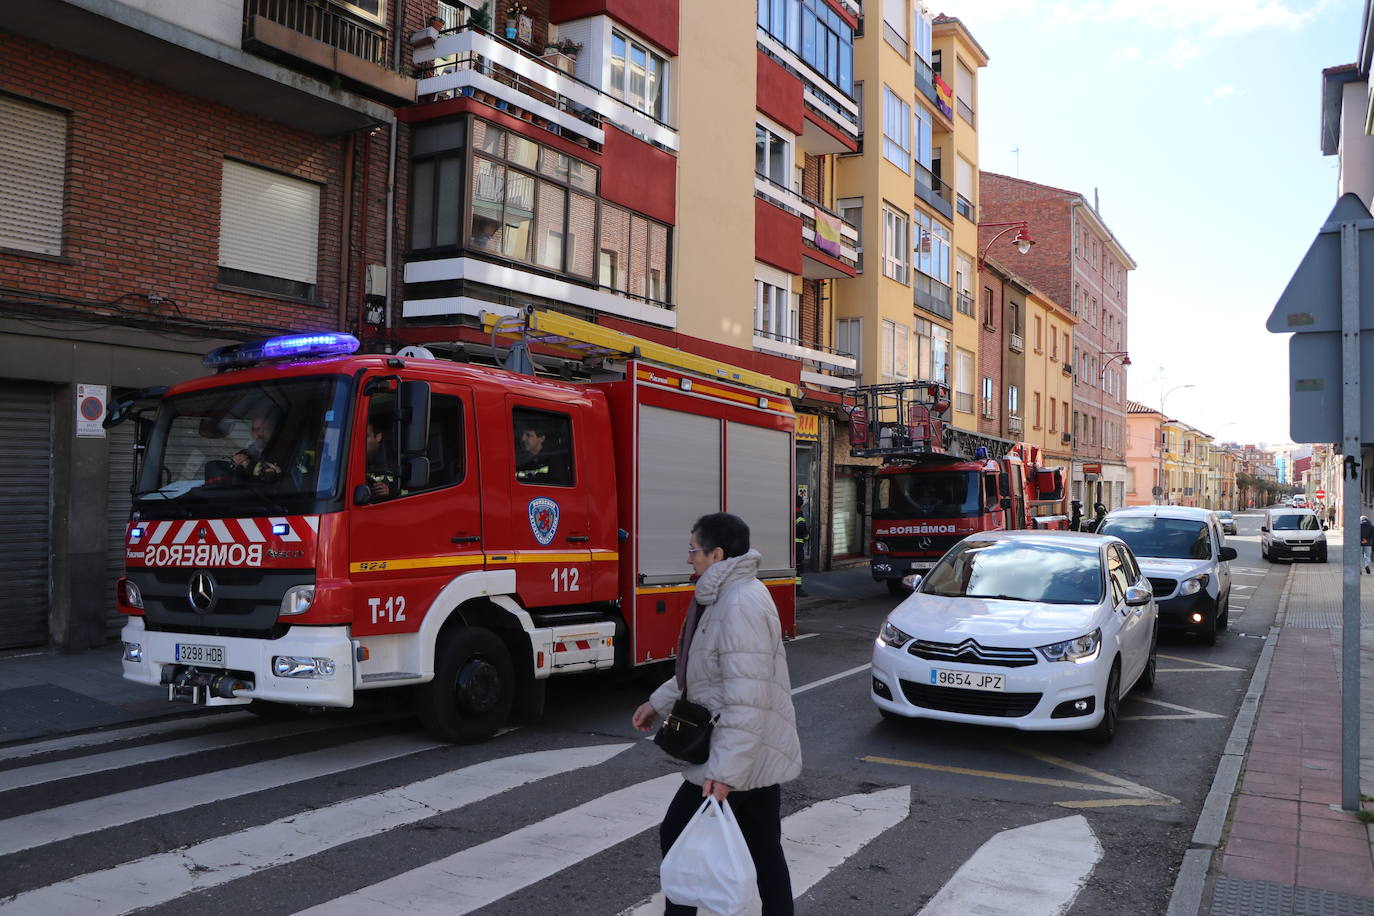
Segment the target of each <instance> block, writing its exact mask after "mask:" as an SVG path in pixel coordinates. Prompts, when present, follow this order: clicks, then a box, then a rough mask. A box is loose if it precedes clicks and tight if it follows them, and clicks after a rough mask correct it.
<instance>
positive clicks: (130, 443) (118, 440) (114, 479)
mask: <svg viewBox="0 0 1374 916" xmlns="http://www.w3.org/2000/svg"><path fill="white" fill-rule="evenodd" d="M135 429H136V427H135V425H134V424H133V423H132V422H128V423H121V424H119V425H118V426H115V427H112V428H110V429H108V430H106V431H105V433H106V436H107V439H106V442H107V443H108V445H109V457H108V458H107V459H106V461H107V463H108V465H109V476H108V478H107V482H106V496H107V499H108V502H107V506H108V509H107V510H106V513H107V514H106V519H107V521H106V530H107V532H108V534H107V537H108V540H107V541H106V576H105V580H106V588H105V597H106V599H107V601H108V604H107V605H106V609H105V624H106V629H107V630H108V631H109V634H110V635H111V636H113V635H114V634H116V633H118V632H119V630H120V629H121V628H122V627H123V626H124V620H125V617H124V615H123V614H121V613H119V611H117V610H115V601H114V586H115V580H116V579H118V578H119V577H120V576H122V575H124V531H125V529H126V528H127V527H128V522H129V507H130V506H131V505H132V504H133V497H132V496H131V495H130V494H129V485H130V484H132V483H133V473H134V430H135Z"/></svg>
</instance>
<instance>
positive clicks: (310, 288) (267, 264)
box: [219, 159, 320, 299]
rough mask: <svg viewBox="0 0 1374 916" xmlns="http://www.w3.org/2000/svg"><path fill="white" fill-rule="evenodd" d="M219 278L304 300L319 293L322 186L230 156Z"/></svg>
mask: <svg viewBox="0 0 1374 916" xmlns="http://www.w3.org/2000/svg"><path fill="white" fill-rule="evenodd" d="M221 180H222V186H221V196H220V221H219V281H220V282H221V283H224V284H226V285H229V286H239V287H244V288H246V289H255V290H260V291H262V292H268V293H277V294H279V295H283V296H291V297H293V298H299V299H309V298H311V297H313V296H314V294H315V268H316V263H317V260H318V256H319V247H320V186H319V185H317V184H314V183H312V182H309V181H304V180H302V179H300V178H292V177H290V176H289V175H282V174H280V173H279V172H272V171H268V170H267V169H260V168H257V167H255V166H251V165H246V164H244V163H242V162H235V161H233V160H231V159H225V160H224V162H223V167H222V174H221Z"/></svg>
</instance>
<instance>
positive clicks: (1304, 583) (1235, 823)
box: [1169, 530, 1374, 916]
mask: <svg viewBox="0 0 1374 916" xmlns="http://www.w3.org/2000/svg"><path fill="white" fill-rule="evenodd" d="M1328 540H1329V542H1330V556H1331V560H1332V562H1330V563H1325V564H1294V565H1293V566H1292V567H1291V569H1290V570H1289V575H1288V583H1287V586H1286V587H1285V589H1284V593H1283V595H1282V597H1281V598H1280V599H1279V607H1278V615H1277V618H1276V619H1275V625H1274V627H1273V628H1272V629H1271V630H1270V632H1269V638H1268V640H1267V641H1266V643H1265V647H1264V650H1263V652H1261V654H1260V659H1259V662H1258V664H1257V665H1256V666H1255V672H1254V676H1253V678H1252V679H1251V682H1250V689H1249V690H1248V691H1247V693H1246V697H1245V700H1244V702H1243V703H1242V705H1241V709H1240V712H1239V713H1238V714H1237V716H1236V720H1235V726H1234V728H1233V729H1232V732H1231V739H1230V741H1228V742H1227V745H1226V749H1225V752H1224V753H1223V756H1222V759H1221V763H1220V766H1219V767H1218V769H1217V775H1216V778H1215V780H1214V781H1213V783H1212V791H1211V793H1210V794H1209V795H1208V798H1207V802H1206V804H1205V805H1204V808H1203V811H1202V814H1201V816H1200V817H1199V818H1198V824H1197V829H1196V831H1195V832H1194V834H1193V841H1192V848H1191V849H1190V850H1189V851H1188V853H1187V854H1186V856H1185V858H1184V862H1183V867H1182V868H1181V869H1180V873H1179V878H1178V882H1177V883H1176V884H1175V887H1174V895H1173V899H1172V900H1171V902H1170V905H1169V913H1170V916H1193V914H1206V916H1230V914H1237V916H1239V914H1244V916H1289V914H1296V916H1305V914H1314V916H1315V914H1340V916H1374V828H1372V827H1371V825H1369V824H1366V823H1362V822H1361V821H1360V820H1359V818H1358V817H1357V816H1356V815H1355V814H1353V813H1351V812H1347V811H1342V810H1341V807H1340V805H1341V795H1342V793H1341V781H1342V769H1341V768H1342V759H1341V758H1342V754H1341V736H1342V731H1341V684H1340V681H1341V639H1342V638H1343V636H1345V635H1346V634H1345V633H1344V631H1343V628H1342V625H1341V624H1342V620H1341V603H1342V593H1341V590H1342V574H1341V570H1342V567H1341V562H1340V556H1341V543H1342V541H1341V537H1340V532H1339V531H1336V530H1333V531H1332V532H1330V533H1329V534H1328ZM1360 579H1361V600H1360V630H1359V633H1358V634H1351V635H1353V636H1356V637H1357V638H1358V639H1359V640H1360V655H1361V659H1360V662H1361V663H1360V675H1361V676H1360V722H1359V731H1360V748H1359V765H1360V775H1359V785H1360V790H1361V793H1362V797H1363V798H1364V799H1367V800H1366V801H1365V802H1364V804H1363V807H1364V808H1365V810H1367V811H1371V812H1374V576H1366V575H1361V577H1360ZM1203 873H1205V876H1206V877H1205V880H1204V879H1203V878H1202V874H1203Z"/></svg>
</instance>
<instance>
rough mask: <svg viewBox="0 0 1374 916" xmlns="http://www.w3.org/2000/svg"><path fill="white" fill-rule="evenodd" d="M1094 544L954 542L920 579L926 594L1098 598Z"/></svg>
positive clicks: (1067, 600) (1063, 600)
mask: <svg viewBox="0 0 1374 916" xmlns="http://www.w3.org/2000/svg"><path fill="white" fill-rule="evenodd" d="M1102 589H1103V578H1102V560H1101V557H1100V556H1099V554H1098V549H1097V545H1096V544H1093V543H1075V542H1073V541H1069V540H1067V539H1066V540H1063V541H1053V542H1051V541H1048V540H1029V539H1026V540H1022V539H1016V540H985V539H980V538H976V537H974V538H969V539H968V540H965V541H962V542H960V543H959V544H957V545H955V546H954V547H953V548H952V549H951V550H950V552H949V553H947V554H945V556H944V558H943V559H942V560H940V562H939V563H938V564H936V566H935V568H934V569H932V570H931V571H930V575H928V576H926V577H925V579H924V580H923V581H922V582H921V587H920V590H921V592H922V593H923V594H926V595H940V596H942V597H946V598H1004V599H1009V600H1012V601H1043V602H1048V603H1051V604H1096V603H1098V602H1099V601H1101V600H1102Z"/></svg>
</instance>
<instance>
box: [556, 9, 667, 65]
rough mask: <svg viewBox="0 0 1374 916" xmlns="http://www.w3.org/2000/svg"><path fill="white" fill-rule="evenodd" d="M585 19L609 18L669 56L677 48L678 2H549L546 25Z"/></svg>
mask: <svg viewBox="0 0 1374 916" xmlns="http://www.w3.org/2000/svg"><path fill="white" fill-rule="evenodd" d="M588 16H610V17H611V18H612V19H614V20H615V21H616V22H619V23H620V24H621V25H623V26H625V28H627V29H629V30H630V31H632V32H634V33H635V34H636V35H639V36H640V37H642V38H643V39H644V40H645V41H648V42H650V43H652V44H655V45H658V46H659V47H660V48H662V49H663V50H664V51H667V52H668V53H669V54H670V55H672V56H673V57H676V56H677V45H678V29H677V17H678V0H654V2H653V3H646V2H645V0H551V2H550V3H549V21H550V22H571V21H573V20H574V19H585V18H587V17H588Z"/></svg>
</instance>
